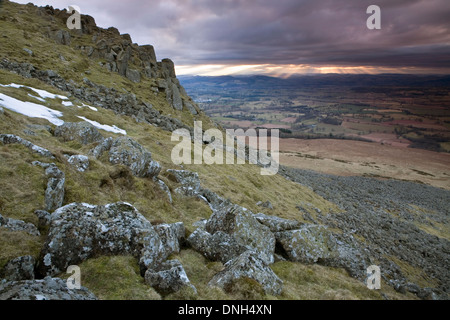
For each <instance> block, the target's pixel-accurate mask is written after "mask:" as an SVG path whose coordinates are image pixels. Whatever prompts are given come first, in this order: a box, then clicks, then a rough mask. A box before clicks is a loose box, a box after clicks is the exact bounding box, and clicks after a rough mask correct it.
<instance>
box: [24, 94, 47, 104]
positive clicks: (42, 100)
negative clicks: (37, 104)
mask: <svg viewBox="0 0 450 320" xmlns="http://www.w3.org/2000/svg"><path fill="white" fill-rule="evenodd" d="M28 96H30V97H32V98H34V99H36V100H39V101H41V102H45V100H44V99H42V98H39V97H36V96H33V95H32V94H28Z"/></svg>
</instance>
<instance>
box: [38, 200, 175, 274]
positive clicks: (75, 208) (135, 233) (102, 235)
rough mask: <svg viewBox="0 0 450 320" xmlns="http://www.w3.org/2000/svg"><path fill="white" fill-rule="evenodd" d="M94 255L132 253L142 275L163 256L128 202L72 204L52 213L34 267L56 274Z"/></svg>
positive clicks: (156, 240)
mask: <svg viewBox="0 0 450 320" xmlns="http://www.w3.org/2000/svg"><path fill="white" fill-rule="evenodd" d="M98 254H105V255H108V254H115V255H119V254H130V255H133V256H135V257H137V258H139V259H140V267H141V272H142V274H143V273H144V272H145V270H146V269H148V268H154V267H156V266H157V265H159V263H161V262H162V261H164V259H166V258H167V254H166V252H165V248H164V245H163V243H162V241H161V239H160V237H159V236H158V234H157V233H156V231H155V230H154V228H153V226H152V225H151V224H150V222H149V221H148V220H147V219H145V218H144V217H143V216H142V215H141V214H140V213H139V212H138V211H137V210H136V208H134V207H133V206H132V205H130V204H128V203H125V202H118V203H113V204H107V205H104V206H95V205H90V204H86V203H72V204H69V205H66V206H64V207H61V208H59V209H58V210H56V211H55V212H53V213H52V215H51V223H50V227H49V232H48V237H47V240H46V242H45V245H44V248H43V250H42V252H41V256H40V258H39V261H38V266H37V270H38V271H39V274H41V275H42V276H45V275H56V274H58V273H60V272H63V271H65V270H66V269H67V267H68V266H69V265H73V264H78V263H80V262H82V261H85V260H86V259H88V258H90V257H92V256H94V255H98Z"/></svg>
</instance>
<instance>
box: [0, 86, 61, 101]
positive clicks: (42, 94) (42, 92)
mask: <svg viewBox="0 0 450 320" xmlns="http://www.w3.org/2000/svg"><path fill="white" fill-rule="evenodd" d="M0 86H2V87H10V88H17V89H20V88H28V89H30V90H33V91H34V92H36V93H37V94H38V95H39V96H40V97H41V98H44V99H46V98H50V99H56V98H58V99H61V100H69V98H67V97H66V96H62V95H59V94H54V93H50V92H48V91H45V90H41V89H36V88H33V87H28V86H24V85H21V84H15V83H11V84H0Z"/></svg>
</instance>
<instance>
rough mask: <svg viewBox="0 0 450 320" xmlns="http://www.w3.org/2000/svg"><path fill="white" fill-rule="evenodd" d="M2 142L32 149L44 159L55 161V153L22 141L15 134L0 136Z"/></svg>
mask: <svg viewBox="0 0 450 320" xmlns="http://www.w3.org/2000/svg"><path fill="white" fill-rule="evenodd" d="M0 142H1V143H3V144H16V143H17V144H21V145H23V146H25V147H27V148H28V149H30V150H31V151H32V152H34V153H37V154H39V155H41V156H43V157H46V158H51V159H54V158H55V156H54V155H53V153H51V152H50V151H48V150H47V149H44V148H42V147H39V146H37V145H35V144H33V143H31V142H30V141H28V140H25V139H22V138H21V137H19V136H16V135H14V134H0Z"/></svg>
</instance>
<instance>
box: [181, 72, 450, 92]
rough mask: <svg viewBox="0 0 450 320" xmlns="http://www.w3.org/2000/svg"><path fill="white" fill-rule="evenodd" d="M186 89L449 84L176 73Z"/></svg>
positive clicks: (440, 81) (449, 79)
mask: <svg viewBox="0 0 450 320" xmlns="http://www.w3.org/2000/svg"><path fill="white" fill-rule="evenodd" d="M178 78H179V80H180V81H181V83H182V84H183V85H184V86H185V88H186V89H189V88H190V86H193V85H195V86H198V85H206V86H208V85H214V86H223V87H227V88H232V87H242V86H251V87H252V88H254V89H266V88H268V87H271V88H277V87H282V88H289V87H295V88H298V87H299V86H303V87H313V86H317V87H321V86H347V87H348V86H350V87H388V86H397V87H398V86H407V87H424V86H425V87H450V75H413V74H379V75H369V74H357V75H355V74H317V75H296V76H292V77H290V78H285V79H283V78H276V77H269V76H263V75H252V76H216V77H207V76H187V75H184V76H179V77H178Z"/></svg>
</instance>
